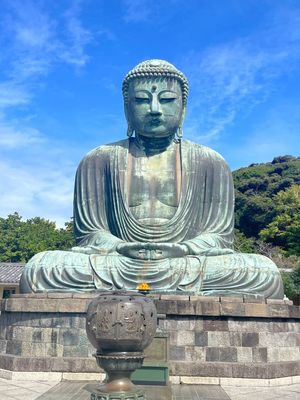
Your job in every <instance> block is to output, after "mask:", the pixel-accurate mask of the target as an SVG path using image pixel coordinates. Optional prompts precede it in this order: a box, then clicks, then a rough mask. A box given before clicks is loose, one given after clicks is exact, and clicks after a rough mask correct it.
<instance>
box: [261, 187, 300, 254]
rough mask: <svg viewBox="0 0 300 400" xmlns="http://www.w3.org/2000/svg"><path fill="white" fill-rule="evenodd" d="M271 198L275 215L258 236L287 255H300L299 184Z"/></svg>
mask: <svg viewBox="0 0 300 400" xmlns="http://www.w3.org/2000/svg"><path fill="white" fill-rule="evenodd" d="M273 200H274V209H275V211H276V216H275V217H274V218H273V220H272V221H271V222H270V223H269V224H268V225H267V227H266V228H264V229H262V230H261V231H260V237H261V238H262V239H263V240H264V241H267V242H270V243H272V244H274V245H275V246H280V247H281V248H283V249H284V250H285V251H286V254H288V255H290V254H295V255H298V256H300V185H293V186H291V187H290V188H288V189H287V190H283V191H281V192H279V193H277V195H276V196H275V197H274V199H273Z"/></svg>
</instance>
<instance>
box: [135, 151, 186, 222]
mask: <svg viewBox="0 0 300 400" xmlns="http://www.w3.org/2000/svg"><path fill="white" fill-rule="evenodd" d="M176 158H177V157H176V151H175V150H174V149H170V150H168V151H166V152H164V153H161V154H157V155H154V156H151V157H132V160H131V168H130V176H128V178H129V181H128V183H129V184H128V202H129V207H130V210H131V212H132V213H133V215H134V216H135V217H136V218H137V219H139V220H143V221H144V222H145V223H147V222H148V223H161V222H164V221H166V220H169V219H171V218H172V217H173V215H174V214H175V212H176V210H177V207H178V199H179V190H180V189H179V182H178V179H179V177H178V168H177V163H178V160H177V159H176ZM128 172H129V171H128Z"/></svg>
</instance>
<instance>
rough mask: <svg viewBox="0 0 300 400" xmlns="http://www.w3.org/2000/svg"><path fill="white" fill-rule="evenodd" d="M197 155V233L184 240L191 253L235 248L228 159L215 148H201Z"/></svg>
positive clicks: (194, 199) (193, 225)
mask: <svg viewBox="0 0 300 400" xmlns="http://www.w3.org/2000/svg"><path fill="white" fill-rule="evenodd" d="M198 151H199V153H198V154H197V153H196V150H195V154H197V156H195V157H194V161H193V162H194V164H193V166H194V168H195V170H196V171H195V178H194V181H193V183H194V187H193V193H192V194H193V197H192V196H191V198H192V200H191V206H192V207H193V209H194V210H197V211H194V212H193V214H192V217H191V220H192V221H194V222H191V229H193V230H194V231H196V232H197V231H198V232H197V234H196V235H195V236H194V237H191V235H190V237H189V238H187V239H185V240H183V242H182V244H184V245H185V246H187V248H188V253H189V254H190V255H197V254H207V255H215V254H226V253H229V252H232V246H233V228H234V189H233V180H232V174H231V171H230V169H229V167H228V165H227V163H226V162H225V160H224V159H223V158H222V157H221V156H220V155H219V154H218V153H216V152H214V151H212V150H211V149H207V148H206V149H205V150H204V151H202V149H200V150H198Z"/></svg>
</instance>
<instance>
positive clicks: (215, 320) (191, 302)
mask: <svg viewBox="0 0 300 400" xmlns="http://www.w3.org/2000/svg"><path fill="white" fill-rule="evenodd" d="M95 296H97V294H48V295H47V294H40V295H15V296H13V297H12V298H10V299H6V300H3V301H2V309H1V310H2V311H1V317H0V369H1V371H2V376H5V377H13V376H19V375H16V374H18V373H19V372H22V371H23V372H27V373H31V374H32V373H33V372H35V373H38V372H39V373H41V372H43V373H49V372H51V374H56V375H55V376H56V377H57V378H59V377H61V379H73V378H75V377H76V376H78V378H80V379H87V378H88V377H90V378H91V379H96V378H95V374H96V373H97V374H99V367H97V365H96V362H95V359H94V357H93V356H92V354H93V353H94V349H93V348H92V346H91V345H90V344H89V342H88V340H87V337H86V332H85V314H86V309H87V305H88V304H89V302H90V301H91V299H92V298H94V297H95ZM150 296H151V295H150ZM151 297H152V298H154V301H155V304H156V307H157V311H158V314H159V329H158V332H157V335H156V338H155V340H154V343H153V345H151V346H150V347H149V349H148V350H147V352H146V353H147V354H148V358H146V360H145V366H146V367H147V365H150V364H151V365H163V364H165V365H168V366H169V373H170V379H171V381H173V382H177V383H179V382H183V383H220V379H223V383H224V382H229V380H230V379H237V378H243V379H261V380H272V379H278V378H286V377H288V378H291V377H296V376H299V375H300V348H299V346H300V307H298V306H293V305H292V304H291V302H289V301H279V300H267V301H266V302H263V303H262V302H257V301H256V300H255V299H251V298H249V299H248V298H244V299H240V298H230V297H228V298H218V297H216V298H212V297H193V296H167V295H160V296H159V295H153V296H151ZM166 336H168V340H167V338H166ZM147 354H146V355H147ZM149 356H150V357H149ZM100 372H101V371H100ZM83 374H84V375H83ZM31 376H33V375H31ZM226 379H227V381H226Z"/></svg>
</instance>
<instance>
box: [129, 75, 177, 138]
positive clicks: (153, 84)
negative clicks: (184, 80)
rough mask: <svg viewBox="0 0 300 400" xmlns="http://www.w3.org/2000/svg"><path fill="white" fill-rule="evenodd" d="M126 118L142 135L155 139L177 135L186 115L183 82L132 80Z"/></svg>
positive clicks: (149, 79) (161, 79)
mask: <svg viewBox="0 0 300 400" xmlns="http://www.w3.org/2000/svg"><path fill="white" fill-rule="evenodd" d="M126 115H127V119H128V122H129V124H130V125H131V128H132V129H134V130H135V132H136V133H137V134H138V135H141V136H147V137H152V138H155V137H157V138H162V137H167V136H170V135H173V134H174V133H175V132H176V131H177V128H178V127H179V125H180V123H181V119H182V116H183V107H182V91H181V86H180V83H179V82H178V81H177V80H176V79H166V78H144V79H140V78H137V79H134V80H132V81H131V82H130V84H129V88H128V104H127V105H126Z"/></svg>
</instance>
